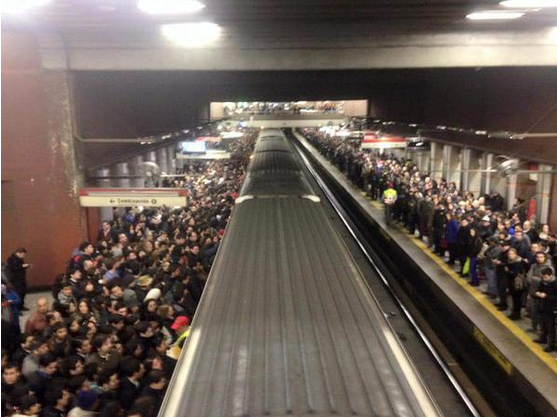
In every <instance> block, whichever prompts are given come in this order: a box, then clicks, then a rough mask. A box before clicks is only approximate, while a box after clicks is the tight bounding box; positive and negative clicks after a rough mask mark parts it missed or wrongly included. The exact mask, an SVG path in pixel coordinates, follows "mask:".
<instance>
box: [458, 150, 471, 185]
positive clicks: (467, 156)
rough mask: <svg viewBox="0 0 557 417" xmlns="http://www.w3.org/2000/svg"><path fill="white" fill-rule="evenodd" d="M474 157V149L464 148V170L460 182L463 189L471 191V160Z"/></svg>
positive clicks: (462, 167)
mask: <svg viewBox="0 0 557 417" xmlns="http://www.w3.org/2000/svg"><path fill="white" fill-rule="evenodd" d="M471 159H472V149H470V148H462V166H461V169H462V171H461V172H460V184H461V187H462V190H463V191H469V190H470V188H469V185H470V172H469V171H468V170H469V169H471V168H470V160H471Z"/></svg>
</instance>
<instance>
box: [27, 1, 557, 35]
mask: <svg viewBox="0 0 557 417" xmlns="http://www.w3.org/2000/svg"><path fill="white" fill-rule="evenodd" d="M203 3H204V4H205V5H206V7H205V8H204V9H203V10H201V11H200V12H198V13H196V14H195V15H190V16H185V17H184V16H162V17H161V16H157V17H154V16H150V15H146V14H144V13H142V12H141V11H139V10H138V9H137V8H136V2H135V0H54V1H53V2H52V3H51V4H49V5H47V6H45V7H43V8H41V9H38V10H37V11H36V12H35V13H34V14H32V15H30V18H29V19H28V21H29V22H34V24H38V25H41V26H43V27H50V28H54V29H57V30H58V29H63V30H71V29H75V28H79V29H82V28H104V29H114V28H119V29H134V28H141V29H145V28H146V27H148V26H153V25H158V24H161V23H172V22H181V21H186V20H192V21H207V20H208V21H214V22H216V23H219V24H222V25H224V26H233V27H239V26H249V27H250V28H252V29H257V30H261V29H266V28H269V24H272V25H271V26H272V27H277V25H278V26H281V25H286V27H288V26H291V25H292V23H303V24H304V25H305V24H308V23H309V24H311V25H313V24H316V23H319V24H325V25H328V26H330V27H333V28H334V26H335V25H337V24H344V23H347V22H349V23H362V22H364V23H373V24H374V25H376V24H380V25H385V26H390V27H392V26H393V25H398V26H399V27H400V28H412V29H420V28H424V26H426V27H427V28H428V30H429V29H432V28H434V27H436V28H439V29H447V28H448V27H450V28H451V29H454V28H455V26H458V27H460V28H466V27H471V26H473V24H471V23H470V22H467V21H466V20H465V16H466V15H467V14H468V13H470V12H472V11H475V10H481V9H488V8H489V9H493V8H496V7H498V0H470V1H462V0H348V1H346V0H342V1H341V0H280V1H277V0H204V1H203ZM556 19H557V10H555V9H547V10H544V11H543V12H537V13H532V14H529V15H528V16H526V17H525V18H523V19H521V20H519V21H516V22H513V26H514V27H521V28H525V27H532V26H535V27H539V26H540V25H549V26H553V25H555V24H557V20H556ZM484 26H485V25H484ZM498 26H499V27H501V25H500V24H499V25H498ZM283 35H288V33H286V31H285V32H284V33H283ZM338 35H339V34H338V33H335V32H334V31H331V32H328V33H323V34H322V36H324V37H331V36H332V37H335V36H338Z"/></svg>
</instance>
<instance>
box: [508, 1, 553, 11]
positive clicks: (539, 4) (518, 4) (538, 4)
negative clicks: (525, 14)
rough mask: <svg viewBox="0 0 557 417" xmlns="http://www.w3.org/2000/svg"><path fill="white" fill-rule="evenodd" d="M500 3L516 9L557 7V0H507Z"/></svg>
mask: <svg viewBox="0 0 557 417" xmlns="http://www.w3.org/2000/svg"><path fill="white" fill-rule="evenodd" d="M499 4H500V5H501V6H505V7H510V8H516V9H543V8H545V7H557V0H505V1H502V2H500V3H499Z"/></svg>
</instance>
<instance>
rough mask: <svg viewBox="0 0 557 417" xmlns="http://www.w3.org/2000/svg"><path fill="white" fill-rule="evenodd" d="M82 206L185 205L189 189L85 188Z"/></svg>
mask: <svg viewBox="0 0 557 417" xmlns="http://www.w3.org/2000/svg"><path fill="white" fill-rule="evenodd" d="M79 194H80V195H79V203H80V205H81V207H139V206H142V207H163V206H166V207H185V206H186V204H187V199H186V197H187V191H186V190H179V189H173V188H83V189H81V190H80V193H79Z"/></svg>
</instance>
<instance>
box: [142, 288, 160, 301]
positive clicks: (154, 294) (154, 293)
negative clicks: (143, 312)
mask: <svg viewBox="0 0 557 417" xmlns="http://www.w3.org/2000/svg"><path fill="white" fill-rule="evenodd" d="M160 297H161V290H159V289H158V288H153V289H150V290H149V292H148V293H147V295H146V296H145V299H144V300H143V301H144V302H145V301H147V300H158V299H159V298H160Z"/></svg>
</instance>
